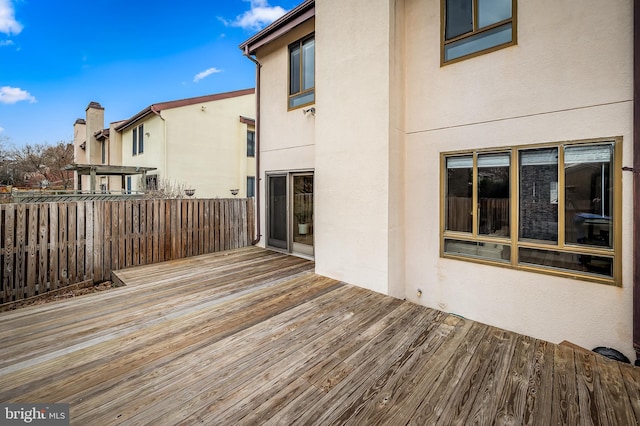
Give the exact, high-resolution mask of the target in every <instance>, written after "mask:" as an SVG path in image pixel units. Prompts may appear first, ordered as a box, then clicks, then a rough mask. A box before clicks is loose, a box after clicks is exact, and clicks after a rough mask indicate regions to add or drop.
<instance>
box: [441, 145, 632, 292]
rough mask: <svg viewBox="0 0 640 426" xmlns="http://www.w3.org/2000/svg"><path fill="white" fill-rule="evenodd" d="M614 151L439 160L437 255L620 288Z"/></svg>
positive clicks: (519, 152) (542, 150)
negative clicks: (440, 195)
mask: <svg viewBox="0 0 640 426" xmlns="http://www.w3.org/2000/svg"><path fill="white" fill-rule="evenodd" d="M620 144H621V142H620V141H619V140H618V139H613V140H597V141H587V142H572V143H558V144H545V145H540V146H533V147H529V146H528V147H514V148H510V149H508V150H506V151H505V150H504V149H502V150H501V149H496V150H479V151H471V152H456V153H445V154H442V167H443V177H442V193H443V196H444V199H443V203H442V246H441V247H442V248H441V253H442V255H443V256H445V257H455V258H466V259H470V260H474V261H481V262H485V263H487V262H488V263H496V264H500V265H503V266H508V267H513V268H518V269H527V270H535V271H540V272H546V273H553V274H558V275H563V276H570V277H578V278H584V279H587V280H593V281H597V282H602V283H608V284H619V283H620V271H621V267H620V254H619V247H620V237H619V234H620V231H619V230H620V205H621V202H620V195H619V193H620V188H619V183H618V184H616V182H620V181H621V176H615V173H616V171H619V170H620V164H619V163H620V160H619V158H618V157H619V156H620Z"/></svg>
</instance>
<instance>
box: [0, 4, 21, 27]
mask: <svg viewBox="0 0 640 426" xmlns="http://www.w3.org/2000/svg"><path fill="white" fill-rule="evenodd" d="M20 31H22V24H20V23H19V22H18V21H16V18H15V11H14V10H13V4H12V3H11V0H0V33H5V34H20Z"/></svg>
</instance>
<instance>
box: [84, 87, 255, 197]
mask: <svg viewBox="0 0 640 426" xmlns="http://www.w3.org/2000/svg"><path fill="white" fill-rule="evenodd" d="M255 108H256V101H255V90H254V89H246V90H238V91H233V92H227V93H219V94H214V95H207V96H199V97H195V98H189V99H181V100H176V101H170V102H162V103H157V104H153V105H150V106H149V107H147V108H145V109H144V110H142V111H140V112H139V113H137V114H136V115H134V116H133V117H131V118H129V119H127V120H122V121H118V122H115V123H111V125H110V127H109V128H108V129H103V127H104V124H103V123H104V109H103V108H102V107H101V106H100V104H98V103H95V102H92V103H90V104H89V106H88V107H87V119H86V120H82V119H80V120H77V121H76V124H75V126H74V128H75V135H76V136H75V138H74V145H75V154H76V163H78V164H92V165H107V166H114V167H112V169H113V170H115V171H117V169H118V168H117V167H116V166H122V168H123V169H125V170H132V171H135V170H136V169H143V170H150V169H155V170H153V171H148V172H146V175H141V174H126V175H124V174H123V175H122V176H111V177H109V176H99V177H98V180H99V185H100V186H99V189H103V190H107V191H109V192H120V191H123V192H125V193H127V192H132V191H134V192H135V191H145V190H147V189H156V188H157V187H158V186H162V185H171V186H173V187H174V188H175V187H182V188H183V189H195V196H196V197H198V198H229V197H233V196H237V197H247V196H249V197H252V196H253V195H254V191H255V174H256V169H255V139H254V136H255V119H254V118H253V117H255ZM83 138H84V139H83ZM143 176H144V178H143ZM81 178H82V181H81V186H80V189H89V184H88V182H89V176H82V177H81ZM143 179H144V181H143ZM76 187H78V186H76Z"/></svg>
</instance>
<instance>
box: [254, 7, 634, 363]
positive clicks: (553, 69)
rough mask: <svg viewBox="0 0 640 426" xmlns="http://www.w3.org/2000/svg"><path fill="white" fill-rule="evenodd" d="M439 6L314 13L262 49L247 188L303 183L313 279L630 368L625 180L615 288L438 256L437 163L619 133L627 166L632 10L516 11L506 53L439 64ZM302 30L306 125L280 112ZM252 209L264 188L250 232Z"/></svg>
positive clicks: (628, 216) (329, 9)
mask: <svg viewBox="0 0 640 426" xmlns="http://www.w3.org/2000/svg"><path fill="white" fill-rule="evenodd" d="M440 7H441V2H440V0H429V1H423V0H373V1H371V0H369V1H366V0H353V1H349V2H344V1H339V0H319V1H317V2H316V18H315V22H314V21H310V22H308V23H307V24H305V25H304V26H302V27H298V28H296V29H294V30H293V31H292V32H290V33H288V34H286V35H285V36H283V37H281V38H280V39H278V40H276V41H275V42H272V43H270V44H269V45H267V46H266V47H263V48H261V49H260V50H259V51H258V59H259V60H260V61H261V63H262V64H263V67H262V81H261V84H262V93H261V95H262V105H261V114H262V121H261V123H262V124H261V126H262V135H261V145H262V149H261V155H262V161H261V167H262V173H263V175H262V177H264V173H265V172H270V171H284V170H304V169H308V170H311V169H314V170H315V216H314V218H315V238H316V239H315V261H316V272H317V273H319V274H322V275H326V276H330V277H333V278H337V279H340V280H344V281H346V282H349V283H351V284H356V285H360V286H363V287H366V288H369V289H372V290H375V291H379V292H382V293H386V294H390V295H393V296H396V297H406V298H407V299H408V300H411V301H414V302H416V303H420V304H423V305H426V306H429V307H432V308H436V309H441V310H444V311H447V312H452V313H456V314H459V315H462V316H465V317H467V318H470V319H473V320H477V321H482V322H485V323H489V324H492V325H495V326H499V327H503V328H505V329H508V330H513V331H516V332H520V333H523V334H527V335H531V336H534V337H537V338H542V339H546V340H549V341H551V342H560V341H562V340H565V339H566V340H570V341H573V342H574V343H577V344H579V345H582V346H584V347H587V348H589V349H591V348H593V347H595V346H600V345H603V346H611V347H614V348H617V349H618V350H621V351H623V352H624V353H626V354H627V356H629V357H630V358H632V357H633V350H632V338H631V333H632V312H631V307H632V289H631V284H632V277H631V273H632V252H631V251H632V241H631V238H629V237H626V236H628V235H631V227H632V223H631V203H632V193H631V175H630V174H628V173H625V174H624V175H623V182H622V186H623V198H624V202H623V215H622V216H623V217H622V224H623V228H624V229H623V235H625V237H624V238H623V250H622V253H621V255H622V260H623V270H624V272H623V286H622V287H621V288H618V287H613V286H607V285H602V284H594V283H590V282H586V281H580V280H570V279H564V278H559V277H554V276H550V275H543V274H536V273H531V272H523V271H516V270H511V269H507V268H501V267H495V266H485V265H481V264H477V263H471V262H464V261H456V260H450V259H443V258H440V255H439V246H440V233H439V223H440V186H439V185H440V163H439V160H440V153H441V152H444V151H452V150H463V149H478V148H483V147H500V146H513V145H526V144H534V143H541V142H561V141H568V140H577V139H595V138H603V137H615V136H622V137H623V151H624V153H623V157H624V159H623V165H625V166H630V165H631V155H632V145H631V136H632V134H631V132H632V128H631V124H632V118H631V116H632V105H631V100H632V96H633V94H632V77H631V74H632V62H631V61H632V55H631V50H632V49H631V47H632V40H631V34H632V3H631V1H630V0H615V1H613V2H601V1H598V0H570V1H566V2H562V3H558V2H554V1H552V0H540V1H537V2H524V1H520V2H518V22H517V23H518V44H517V45H516V46H513V47H509V48H506V49H502V50H499V51H496V52H493V53H490V54H486V55H481V56H478V57H475V58H472V59H468V60H463V61H460V62H458V63H456V64H451V65H447V66H444V67H441V66H440ZM550 10H553V13H549V11H550ZM313 25H315V32H316V104H315V107H316V116H315V117H314V118H313V117H310V116H309V115H307V116H304V115H303V114H302V113H301V112H300V110H294V111H287V109H286V94H287V64H288V59H287V46H288V44H289V43H291V42H293V41H295V40H297V39H299V38H301V37H302V36H304V35H305V34H308V33H309V32H311V31H313ZM585 28H588V29H589V31H585ZM577 35H579V36H577ZM264 201H265V199H264V181H263V182H262V206H263V209H262V211H263V215H262V229H263V234H264V229H265V227H264V225H265V223H264V219H265V215H264V206H265V202H264ZM262 244H264V240H263V241H262ZM418 289H420V290H422V296H421V297H418V295H417V290H418Z"/></svg>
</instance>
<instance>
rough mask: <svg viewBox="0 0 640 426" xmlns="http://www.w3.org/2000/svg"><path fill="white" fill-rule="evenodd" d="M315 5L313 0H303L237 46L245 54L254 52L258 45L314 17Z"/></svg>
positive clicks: (262, 44) (260, 45)
mask: <svg viewBox="0 0 640 426" xmlns="http://www.w3.org/2000/svg"><path fill="white" fill-rule="evenodd" d="M315 5H316V2H315V0H306V1H304V2H303V3H301V4H299V5H298V6H296V7H295V8H293V9H292V10H291V11H289V12H288V13H286V14H284V15H283V16H281V17H280V18H279V19H276V20H275V21H273V22H272V23H271V25H269V26H267V27H266V28H264V29H263V30H262V31H260V32H258V33H257V34H255V35H254V36H253V37H251V38H249V39H248V40H246V41H244V42H243V43H242V44H240V45H239V46H238V47H239V48H240V49H241V50H242V51H243V52H244V53H245V55H246V54H249V55H253V54H255V52H256V50H257V49H258V48H259V47H262V46H264V45H265V44H267V43H269V42H271V41H273V40H275V39H276V38H278V37H280V36H281V35H283V34H286V33H288V32H289V31H291V30H292V29H293V28H295V27H297V26H298V25H300V24H302V23H303V22H305V21H307V20H309V19H311V18H313V17H315V15H316V6H315Z"/></svg>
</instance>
